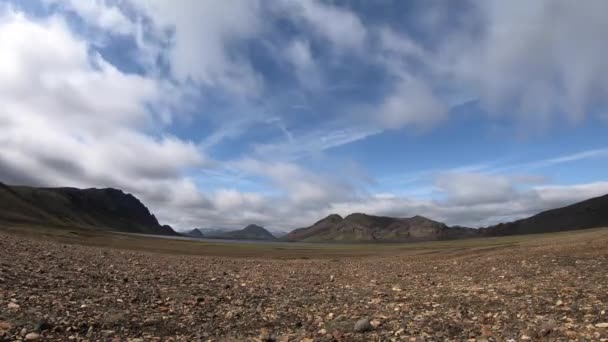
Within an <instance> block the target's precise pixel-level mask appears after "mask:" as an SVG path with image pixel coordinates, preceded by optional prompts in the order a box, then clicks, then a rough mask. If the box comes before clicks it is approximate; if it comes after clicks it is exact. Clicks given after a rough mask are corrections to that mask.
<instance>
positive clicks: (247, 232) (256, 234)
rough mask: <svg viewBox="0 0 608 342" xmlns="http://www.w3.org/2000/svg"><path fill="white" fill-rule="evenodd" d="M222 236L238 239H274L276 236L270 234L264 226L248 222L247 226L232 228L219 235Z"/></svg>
mask: <svg viewBox="0 0 608 342" xmlns="http://www.w3.org/2000/svg"><path fill="white" fill-rule="evenodd" d="M221 237H222V238H226V239H238V240H275V239H276V237H275V236H274V235H272V234H271V233H270V232H269V231H267V230H266V228H264V227H260V226H258V225H255V224H250V225H248V226H247V227H245V228H243V229H240V230H233V231H229V232H226V233H224V234H223V235H221Z"/></svg>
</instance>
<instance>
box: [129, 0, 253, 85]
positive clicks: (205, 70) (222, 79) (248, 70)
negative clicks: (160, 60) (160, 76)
mask: <svg viewBox="0 0 608 342" xmlns="http://www.w3.org/2000/svg"><path fill="white" fill-rule="evenodd" d="M130 2H131V4H132V5H133V6H135V8H136V10H137V11H138V13H140V14H141V15H143V16H145V17H146V18H148V19H149V20H150V27H147V33H148V34H149V35H151V36H152V42H149V43H150V44H155V45H156V44H160V47H162V46H167V45H168V46H170V48H169V49H168V51H159V52H158V53H159V54H161V55H166V58H167V59H168V62H169V65H170V69H171V72H172V74H173V76H175V77H176V78H177V79H178V80H180V81H181V82H186V81H193V82H195V83H198V84H201V85H204V86H207V87H213V88H215V87H219V88H222V89H225V90H228V91H230V92H232V93H233V94H238V95H241V96H255V95H257V94H259V93H260V92H261V88H262V87H263V78H262V76H261V75H260V74H258V73H257V72H256V70H255V69H254V68H253V67H252V66H251V64H250V63H249V60H248V59H246V58H245V57H244V56H242V55H240V54H238V53H235V46H236V44H238V43H239V42H244V41H247V40H249V39H252V38H254V37H255V36H256V34H258V33H259V32H260V31H261V30H262V26H263V23H262V22H261V21H260V18H261V16H260V14H259V13H260V8H261V5H260V4H259V3H258V2H257V1H228V2H225V1H183V2H180V3H179V4H175V3H173V2H170V1H164V0H131V1H130Z"/></svg>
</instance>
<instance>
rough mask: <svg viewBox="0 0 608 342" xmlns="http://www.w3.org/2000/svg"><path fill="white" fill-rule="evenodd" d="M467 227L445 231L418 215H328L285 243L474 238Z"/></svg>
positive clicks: (444, 227) (293, 233) (294, 232)
mask: <svg viewBox="0 0 608 342" xmlns="http://www.w3.org/2000/svg"><path fill="white" fill-rule="evenodd" d="M475 234H476V231H475V230H474V229H471V228H449V227H448V226H446V225H445V224H443V223H441V222H437V221H433V220H430V219H428V218H426V217H422V216H414V217H410V218H393V217H384V216H372V215H366V214H360V213H357V214H351V215H349V216H347V217H345V218H342V217H340V216H339V215H335V214H334V215H330V216H328V217H326V218H324V219H322V220H320V221H319V222H317V223H315V224H314V225H312V226H310V227H308V228H300V229H296V230H294V231H293V232H291V233H289V234H288V235H287V237H286V240H288V241H309V242H315V241H335V242H404V241H424V240H442V239H450V238H460V237H467V236H472V235H475Z"/></svg>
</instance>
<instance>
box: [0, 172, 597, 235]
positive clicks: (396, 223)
mask: <svg viewBox="0 0 608 342" xmlns="http://www.w3.org/2000/svg"><path fill="white" fill-rule="evenodd" d="M0 224H11V225H20V224H27V225H32V226H36V225H38V226H42V225H44V226H49V227H57V228H83V229H91V230H103V231H120V232H128V233H142V234H160V235H180V234H178V233H176V232H175V231H174V230H173V229H172V228H171V227H170V226H167V225H161V224H160V223H159V222H158V220H157V219H156V217H155V216H154V215H153V214H152V213H151V212H150V211H149V210H148V208H146V206H145V205H144V204H143V203H142V202H141V201H139V200H138V199H137V198H136V197H135V196H133V195H131V194H128V193H125V192H123V191H121V190H118V189H112V188H105V189H95V188H92V189H76V188H36V187H29V186H9V185H5V184H3V183H0ZM596 227H608V195H605V196H601V197H596V198H592V199H589V200H586V201H582V202H579V203H576V204H573V205H569V206H566V207H562V208H557V209H552V210H547V211H544V212H541V213H539V214H536V215H534V216H531V217H529V218H525V219H521V220H517V221H513V222H508V223H500V224H497V225H494V226H490V227H485V228H479V229H476V228H467V227H460V226H453V227H450V226H447V225H446V224H444V223H441V222H438V221H434V220H431V219H428V218H426V217H422V216H413V217H409V218H395V217H385V216H373V215H367V214H363V213H355V214H351V215H348V216H346V217H344V218H343V217H341V216H340V215H337V214H332V215H329V216H327V217H326V218H324V219H322V220H320V221H318V222H316V223H315V224H313V225H312V226H310V227H306V228H300V229H295V230H293V231H292V232H290V233H289V234H287V235H286V236H283V237H281V238H280V239H279V240H280V241H299V242H345V243H357V242H411V241H431V240H447V239H461V238H470V237H485V236H507V235H519V234H535V233H549V232H559V231H567V230H578V229H586V228H596ZM185 235H188V236H194V237H205V238H222V239H241V240H268V241H272V240H277V238H276V237H275V236H274V235H273V234H271V233H270V232H269V231H268V230H266V229H265V228H263V227H260V226H257V225H249V226H247V227H245V228H243V229H240V230H234V231H228V232H226V231H223V230H219V229H212V228H210V229H205V228H198V229H193V230H191V231H189V232H187V233H185Z"/></svg>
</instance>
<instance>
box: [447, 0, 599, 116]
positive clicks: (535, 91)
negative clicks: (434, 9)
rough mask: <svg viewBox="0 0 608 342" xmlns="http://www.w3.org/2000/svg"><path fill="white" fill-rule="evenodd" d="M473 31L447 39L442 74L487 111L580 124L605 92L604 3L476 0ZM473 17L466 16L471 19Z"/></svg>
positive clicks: (449, 36) (457, 33) (452, 35)
mask: <svg viewBox="0 0 608 342" xmlns="http://www.w3.org/2000/svg"><path fill="white" fill-rule="evenodd" d="M478 5H479V11H478V12H475V13H477V14H478V16H477V18H475V20H476V22H477V23H479V24H480V27H479V29H478V30H477V31H471V32H454V33H453V34H450V35H447V36H446V38H445V42H446V43H445V45H444V46H443V56H442V57H446V58H445V60H444V61H443V62H444V63H445V64H446V65H445V67H446V69H450V70H451V71H452V72H453V74H452V75H453V76H454V77H456V78H457V79H458V80H459V81H461V82H462V83H461V84H463V85H465V84H466V85H467V86H469V87H471V90H472V91H473V92H474V93H475V94H477V95H478V96H479V98H480V100H481V101H482V103H484V105H485V106H486V107H487V108H488V109H489V110H490V111H491V112H511V113H512V112H513V109H516V111H515V113H517V114H518V115H519V119H520V120H524V121H528V122H538V123H542V124H545V123H548V119H549V118H550V117H553V116H554V115H555V114H558V115H560V116H561V117H562V118H566V119H569V120H573V121H578V120H580V119H582V118H583V117H584V116H585V115H586V114H589V111H590V110H591V109H592V108H593V106H594V105H596V104H598V103H601V102H604V99H605V97H606V95H607V94H608V82H607V81H606V80H607V79H608V78H607V77H606V76H607V72H608V71H607V70H608V64H607V63H608V62H606V59H605V58H603V57H602V56H603V55H605V54H606V53H608V43H607V42H606V40H605V39H602V37H603V35H604V34H605V32H607V31H608V23H607V22H606V20H604V18H603V16H602V14H601V13H605V12H606V11H607V10H608V3H606V2H605V1H587V2H585V3H584V4H580V3H575V2H571V1H561V0H559V1H551V0H548V1H535V2H532V3H531V2H529V1H509V2H501V1H484V2H480V3H479V4H478ZM471 19H473V18H471Z"/></svg>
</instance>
